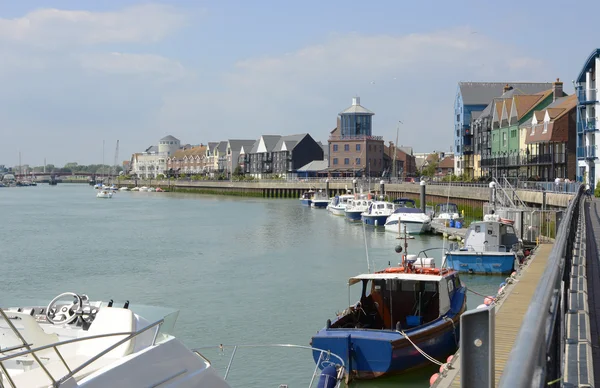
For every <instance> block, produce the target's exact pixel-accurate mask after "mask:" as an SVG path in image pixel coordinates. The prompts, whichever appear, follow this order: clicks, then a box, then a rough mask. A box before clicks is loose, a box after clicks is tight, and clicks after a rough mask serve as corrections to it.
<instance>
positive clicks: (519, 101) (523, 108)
mask: <svg viewBox="0 0 600 388" xmlns="http://www.w3.org/2000/svg"><path fill="white" fill-rule="evenodd" d="M551 94H552V89H549V90H546V91H544V92H541V93H536V94H524V95H518V96H514V97H513V99H514V100H515V108H516V109H517V120H520V119H522V118H523V116H525V115H526V114H527V113H529V112H530V111H531V110H532V109H533V108H535V107H536V105H537V104H539V103H540V102H542V101H543V100H544V99H545V98H546V97H548V96H549V95H551Z"/></svg>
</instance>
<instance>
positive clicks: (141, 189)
mask: <svg viewBox="0 0 600 388" xmlns="http://www.w3.org/2000/svg"><path fill="white" fill-rule="evenodd" d="M139 191H150V189H149V188H148V187H146V186H142V187H140V188H139Z"/></svg>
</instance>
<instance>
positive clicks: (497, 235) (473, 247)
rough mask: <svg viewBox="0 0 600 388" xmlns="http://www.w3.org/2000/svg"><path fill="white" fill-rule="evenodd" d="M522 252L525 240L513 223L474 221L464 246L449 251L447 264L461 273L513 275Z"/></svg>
mask: <svg viewBox="0 0 600 388" xmlns="http://www.w3.org/2000/svg"><path fill="white" fill-rule="evenodd" d="M521 255H522V243H521V241H520V240H519V238H518V237H517V234H516V233H515V229H514V227H513V226H512V224H509V223H504V222H501V221H496V220H490V219H489V218H488V221H478V222H473V223H472V224H471V225H469V229H468V230H467V234H466V236H465V242H464V248H460V249H458V248H457V249H453V250H451V251H450V252H448V253H447V254H446V263H447V264H448V266H449V267H452V268H454V269H455V270H456V271H458V272H464V273H475V274H484V275H494V274H495V275H501V274H510V273H511V272H512V271H513V270H514V269H515V267H516V265H517V263H518V261H519V259H520V257H522V256H521Z"/></svg>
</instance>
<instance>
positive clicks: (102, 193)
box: [96, 189, 113, 199]
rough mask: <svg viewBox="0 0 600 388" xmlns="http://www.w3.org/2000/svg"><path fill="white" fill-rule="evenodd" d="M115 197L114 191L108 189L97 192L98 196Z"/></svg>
mask: <svg viewBox="0 0 600 388" xmlns="http://www.w3.org/2000/svg"><path fill="white" fill-rule="evenodd" d="M112 197H113V192H112V191H110V190H108V189H102V190H100V191H98V192H97V193H96V198H104V199H110V198H112Z"/></svg>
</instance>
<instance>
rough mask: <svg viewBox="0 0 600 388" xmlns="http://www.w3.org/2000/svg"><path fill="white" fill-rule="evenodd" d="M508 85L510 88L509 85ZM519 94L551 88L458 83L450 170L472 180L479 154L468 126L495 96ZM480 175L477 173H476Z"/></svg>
mask: <svg viewBox="0 0 600 388" xmlns="http://www.w3.org/2000/svg"><path fill="white" fill-rule="evenodd" d="M509 85H510V86H509ZM511 87H512V88H513V89H515V90H518V91H519V93H521V94H528V93H529V94H532V93H538V92H540V91H543V90H547V89H550V88H551V87H552V85H551V84H549V83H524V82H509V83H507V82H459V83H458V88H457V92H456V98H455V100H454V148H453V151H454V152H455V156H456V157H455V158H454V164H455V165H454V171H455V174H456V175H462V174H463V173H464V174H465V175H467V177H470V178H474V177H475V173H476V171H477V172H479V164H480V160H481V158H480V156H479V155H480V154H478V153H476V152H475V147H474V141H473V130H472V129H473V128H472V125H473V123H474V121H475V120H477V119H479V118H481V114H482V112H483V111H484V110H485V109H486V107H487V106H488V105H489V104H490V103H491V102H492V100H493V99H494V98H495V97H498V96H500V95H502V94H503V93H506V92H507V91H509V90H510V88H511ZM479 173H480V172H479Z"/></svg>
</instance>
